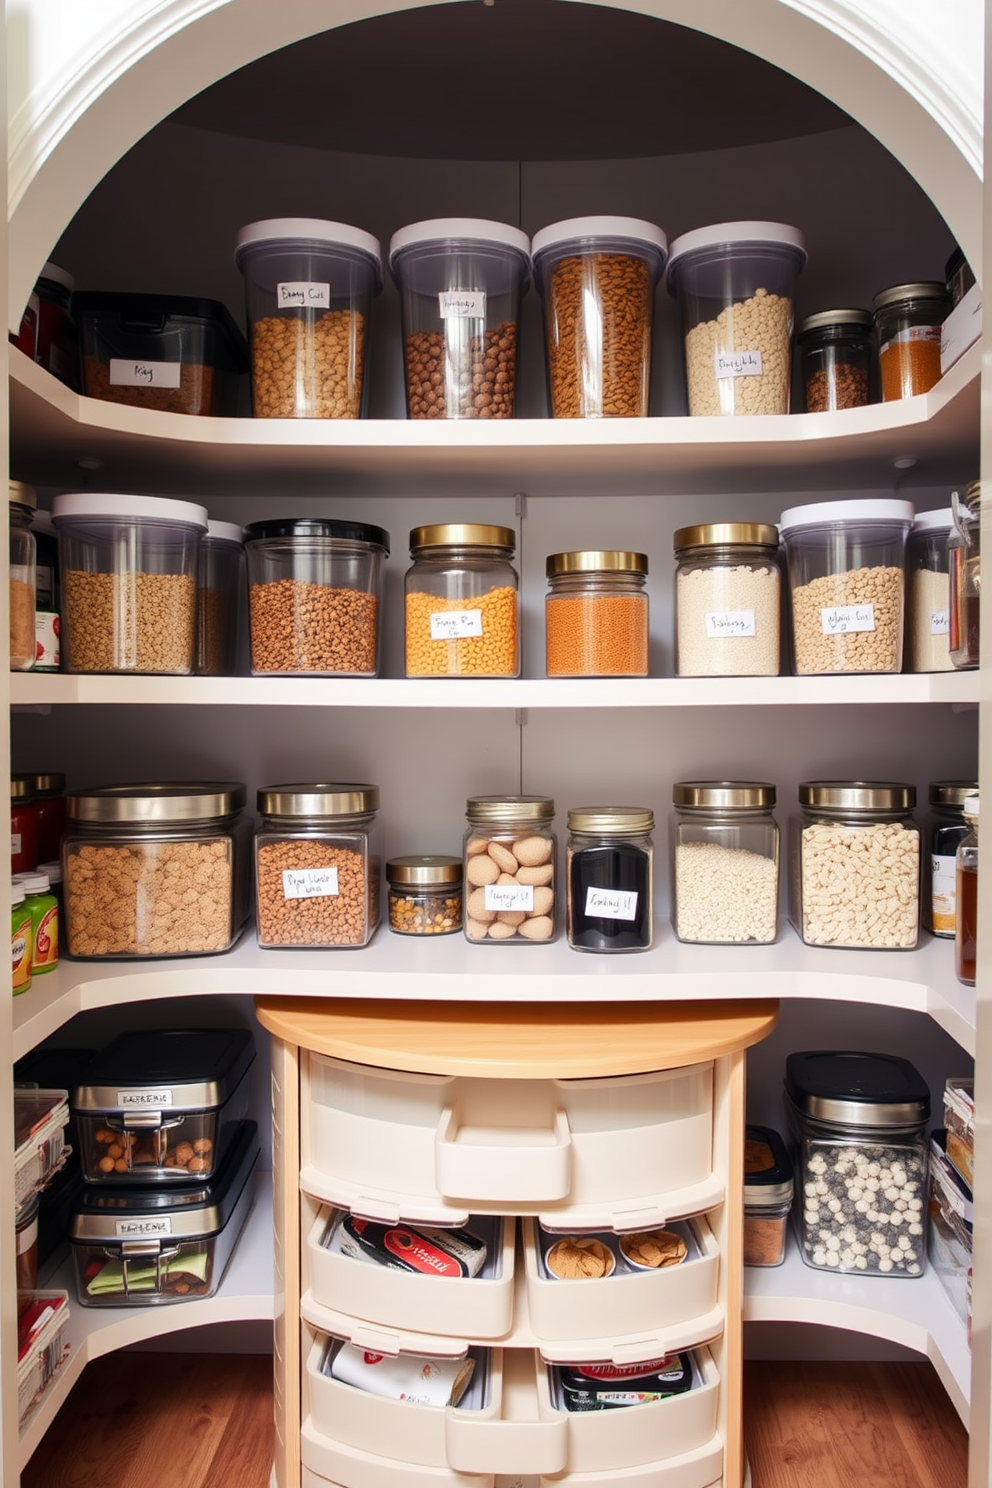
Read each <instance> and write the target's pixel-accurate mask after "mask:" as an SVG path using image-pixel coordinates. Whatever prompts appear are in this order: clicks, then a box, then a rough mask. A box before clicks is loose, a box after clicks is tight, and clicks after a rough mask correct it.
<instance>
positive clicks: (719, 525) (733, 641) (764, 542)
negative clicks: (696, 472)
mask: <svg viewBox="0 0 992 1488" xmlns="http://www.w3.org/2000/svg"><path fill="white" fill-rule="evenodd" d="M674 541H675V558H676V562H677V564H678V568H677V572H676V577H675V616H676V636H677V640H676V671H677V674H678V675H679V676H680V677H734V676H737V677H777V676H778V673H779V648H780V616H781V572H780V569H779V564H778V529H777V528H776V527H774V526H773V525H772V524H771V523H770V522H708V523H704V524H702V525H701V526H696V527H680V528H679V529H678V531H677V532H676V533H675V539H674Z"/></svg>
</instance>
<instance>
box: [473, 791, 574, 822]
mask: <svg viewBox="0 0 992 1488" xmlns="http://www.w3.org/2000/svg"><path fill="white" fill-rule="evenodd" d="M554 814H555V803H554V801H553V800H552V798H551V797H550V796H469V798H468V800H467V801H466V802H465V815H466V816H467V817H468V819H469V821H470V822H473V823H475V824H477V825H479V826H482V825H484V824H488V825H491V826H499V825H501V824H505V823H507V822H515V821H522V822H532V821H534V822H539V821H551V819H552V818H553V816H554Z"/></svg>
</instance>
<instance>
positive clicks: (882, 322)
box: [872, 280, 952, 403]
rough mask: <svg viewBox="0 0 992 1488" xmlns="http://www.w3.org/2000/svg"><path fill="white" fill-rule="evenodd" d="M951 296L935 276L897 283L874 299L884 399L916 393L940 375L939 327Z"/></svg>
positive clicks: (949, 311) (935, 382)
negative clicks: (928, 278)
mask: <svg viewBox="0 0 992 1488" xmlns="http://www.w3.org/2000/svg"><path fill="white" fill-rule="evenodd" d="M951 307H952V301H951V296H950V294H949V293H948V291H947V288H946V286H945V285H943V284H941V283H939V282H938V281H937V280H933V281H930V280H926V281H923V282H919V283H916V284H894V285H893V286H892V287H891V289H883V290H882V291H881V293H879V294H877V295H876V296H875V298H874V300H873V301H872V310H873V312H874V320H875V331H876V334H877V337H878V368H879V374H880V376H881V381H882V402H883V403H891V402H894V401H895V400H896V399H898V398H914V397H915V396H916V394H917V393H926V392H929V390H930V389H931V388H932V387H934V386H935V385H936V384H937V383H938V382H939V381H940V328H941V326H942V325H943V323H944V321H945V320H946V319H947V317H948V315H949V314H950V313H951Z"/></svg>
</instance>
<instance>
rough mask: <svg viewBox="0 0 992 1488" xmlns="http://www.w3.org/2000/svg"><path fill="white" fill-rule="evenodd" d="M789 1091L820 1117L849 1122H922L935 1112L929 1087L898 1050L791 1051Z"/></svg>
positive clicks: (803, 1107) (798, 1103) (808, 1111)
mask: <svg viewBox="0 0 992 1488" xmlns="http://www.w3.org/2000/svg"><path fill="white" fill-rule="evenodd" d="M785 1089H786V1094H787V1095H788V1097H789V1099H790V1100H791V1101H792V1103H793V1105H794V1106H796V1107H797V1108H798V1110H800V1111H802V1112H803V1113H804V1114H805V1115H806V1116H810V1117H812V1118H813V1119H814V1120H817V1121H832V1122H837V1123H838V1124H840V1125H844V1126H878V1127H898V1126H904V1127H905V1126H918V1125H920V1124H921V1123H922V1122H925V1121H926V1120H927V1119H928V1118H929V1115H930V1090H929V1087H928V1086H927V1083H926V1081H925V1080H924V1079H923V1077H922V1075H920V1073H919V1072H918V1071H917V1070H916V1069H915V1068H914V1066H913V1065H912V1064H910V1062H909V1060H908V1059H900V1058H899V1057H897V1056H896V1055H894V1054H866V1053H861V1052H858V1051H854V1050H838V1049H813V1050H809V1051H806V1052H802V1053H796V1054H790V1055H789V1056H788V1058H787V1059H786V1062H785Z"/></svg>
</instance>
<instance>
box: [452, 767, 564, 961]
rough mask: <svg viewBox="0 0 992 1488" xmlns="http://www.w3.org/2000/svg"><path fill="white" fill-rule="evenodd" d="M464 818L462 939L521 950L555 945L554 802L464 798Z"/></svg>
mask: <svg viewBox="0 0 992 1488" xmlns="http://www.w3.org/2000/svg"><path fill="white" fill-rule="evenodd" d="M465 816H466V818H467V820H468V827H467V829H466V832H465V846H464V862H465V895H466V899H465V937H466V939H467V940H471V941H474V942H478V941H486V942H487V943H488V942H489V941H498V942H500V943H501V944H508V943H514V944H521V945H524V944H527V943H528V942H529V943H531V944H533V943H534V942H535V941H549V940H554V936H555V899H556V894H557V890H556V883H555V865H556V858H557V843H556V841H555V833H554V818H555V803H554V801H553V800H552V799H551V797H550V796H469V798H468V800H467V801H466V803H465Z"/></svg>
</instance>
